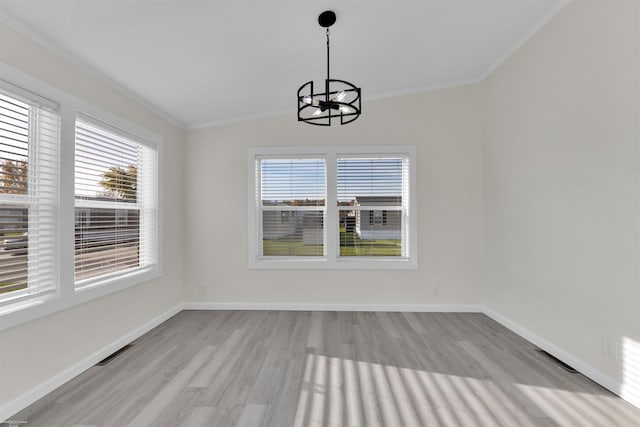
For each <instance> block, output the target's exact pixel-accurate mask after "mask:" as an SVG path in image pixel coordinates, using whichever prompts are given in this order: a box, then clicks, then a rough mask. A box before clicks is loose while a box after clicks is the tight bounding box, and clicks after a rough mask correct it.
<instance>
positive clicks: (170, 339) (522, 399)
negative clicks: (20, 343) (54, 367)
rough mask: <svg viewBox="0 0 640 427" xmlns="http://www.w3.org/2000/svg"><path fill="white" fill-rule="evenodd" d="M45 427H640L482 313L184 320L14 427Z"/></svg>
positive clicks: (617, 404)
mask: <svg viewBox="0 0 640 427" xmlns="http://www.w3.org/2000/svg"><path fill="white" fill-rule="evenodd" d="M11 419H12V420H24V421H28V424H26V425H27V426H28V427H37V426H46V427H53V426H147V425H155V426H189V427H191V426H223V427H228V426H236V425H238V426H274V427H288V426H323V425H324V426H345V427H353V426H390V427H396V426H398V427H399V426H438V425H443V426H466V425H470V426H478V425H481V426H509V427H511V426H519V425H536V426H592V425H594V426H607V427H610V426H640V410H638V409H636V408H634V407H632V406H631V405H629V404H627V403H626V402H624V401H622V400H621V399H619V398H617V397H616V396H614V395H613V394H611V393H609V392H608V391H606V390H605V389H603V388H601V387H600V386H598V385H596V384H595V383H593V382H591V381H589V380H588V379H586V378H585V377H583V376H582V375H580V374H571V373H568V372H566V371H565V370H563V369H562V368H559V367H558V366H557V365H556V364H555V363H554V362H553V361H551V360H549V359H547V358H546V357H544V356H543V355H541V354H540V353H539V352H537V351H535V346H533V345H532V344H531V343H529V342H527V341H525V340H523V339H522V338H520V337H518V336H517V335H515V334H513V333H511V332H509V331H508V330H506V329H505V328H503V327H502V326H500V325H498V324H497V323H496V322H494V321H492V320H491V319H489V318H488V317H486V316H484V315H482V314H449V313H438V314H436V313H366V312H362V313H352V312H338V313H336V312H323V313H320V312H275V311H272V312H265V311H253V312H249V311H220V312H216V311H183V312H181V313H179V314H178V315H176V316H175V317H173V318H172V319H170V320H168V321H167V322H165V323H163V324H162V325H160V326H159V327H157V328H156V329H154V330H152V331H151V332H149V333H147V334H146V335H144V336H143V337H141V338H140V339H138V340H136V341H135V342H134V345H133V347H131V348H130V349H129V350H127V351H126V352H124V353H123V354H121V355H120V356H119V357H118V358H116V359H114V360H113V361H112V362H111V363H110V364H108V365H106V366H102V367H100V366H95V367H93V368H91V369H89V370H88V371H86V372H85V373H83V374H82V375H80V376H79V377H77V378H75V379H74V380H72V381H70V382H69V383H67V384H65V385H64V386H62V387H60V388H59V389H58V390H56V391H54V392H53V393H51V394H49V395H48V396H46V397H44V398H43V399H41V400H40V401H38V402H36V403H35V404H33V405H32V406H30V407H29V408H27V409H25V410H24V411H22V412H21V413H19V414H16V415H15V416H13V417H12V418H11Z"/></svg>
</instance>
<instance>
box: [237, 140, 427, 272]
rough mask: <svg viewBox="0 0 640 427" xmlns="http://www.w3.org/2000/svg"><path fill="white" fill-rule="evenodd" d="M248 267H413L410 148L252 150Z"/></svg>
mask: <svg viewBox="0 0 640 427" xmlns="http://www.w3.org/2000/svg"><path fill="white" fill-rule="evenodd" d="M249 168H250V177H249V194H250V196H249V198H250V200H249V266H250V267H252V268H394V269H411V268H416V266H417V244H416V240H417V239H416V237H417V230H416V204H415V195H414V194H415V147H412V146H369V147H360V146H357V147H304V148H291V147H271V148H265V147H261V148H253V149H250V150H249Z"/></svg>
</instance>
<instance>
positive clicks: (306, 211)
mask: <svg viewBox="0 0 640 427" xmlns="http://www.w3.org/2000/svg"><path fill="white" fill-rule="evenodd" d="M256 167H258V168H259V171H258V174H259V176H260V200H259V201H258V206H257V207H258V220H259V221H260V226H259V227H258V230H259V232H260V238H259V239H258V245H259V247H258V253H259V256H261V257H274V256H276V257H277V256H294V257H303V256H307V257H317V256H323V255H324V231H323V230H324V214H325V199H326V180H325V161H324V159H317V158H258V161H257V162H256Z"/></svg>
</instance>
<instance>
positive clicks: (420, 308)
mask: <svg viewBox="0 0 640 427" xmlns="http://www.w3.org/2000/svg"><path fill="white" fill-rule="evenodd" d="M183 308H184V310H270V311H383V312H415V313H425V312H431V313H482V310H483V307H482V306H481V305H478V304H309V303H235V302H229V303H218V302H187V303H184V305H183Z"/></svg>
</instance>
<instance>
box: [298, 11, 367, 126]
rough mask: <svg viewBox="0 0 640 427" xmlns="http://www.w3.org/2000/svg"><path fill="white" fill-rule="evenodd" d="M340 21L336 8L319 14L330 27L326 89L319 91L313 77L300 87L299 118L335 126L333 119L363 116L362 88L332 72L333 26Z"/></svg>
mask: <svg viewBox="0 0 640 427" xmlns="http://www.w3.org/2000/svg"><path fill="white" fill-rule="evenodd" d="M335 22H336V14H335V13H334V12H333V11H330V10H327V11H324V12H322V13H321V14H320V16H318V24H320V26H321V27H324V28H326V29H327V79H326V80H325V81H324V88H323V89H324V92H321V93H316V92H314V88H313V80H311V81H308V82H307V83H305V84H303V85H302V86H300V88H299V89H298V121H301V122H305V123H309V124H311V125H317V126H331V120H332V119H335V120H337V119H338V118H339V119H340V124H341V125H346V124H347V123H351V122H353V121H354V120H356V119H357V118H358V117H360V113H361V112H362V108H361V105H360V88H359V87H356V86H355V85H354V84H352V83H349V82H348V81H345V80H337V79H332V78H330V76H329V27H330V26H332V25H333V24H334V23H335Z"/></svg>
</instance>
